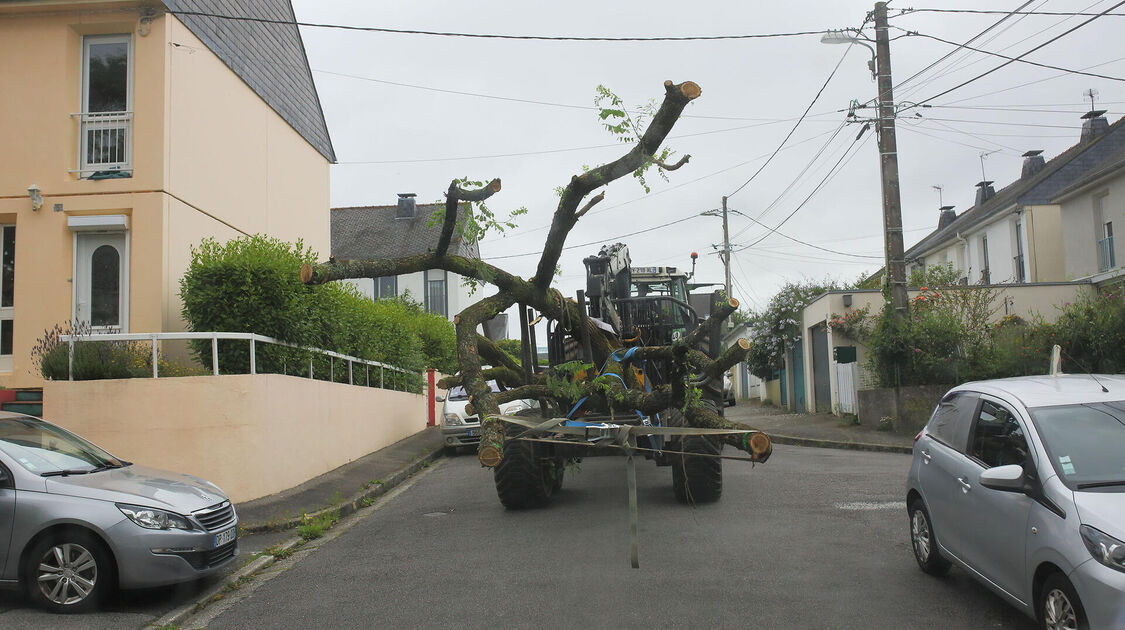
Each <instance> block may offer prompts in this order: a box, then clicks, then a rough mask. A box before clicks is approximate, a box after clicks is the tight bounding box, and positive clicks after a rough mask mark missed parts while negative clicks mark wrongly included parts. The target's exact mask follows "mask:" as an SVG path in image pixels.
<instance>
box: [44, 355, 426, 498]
mask: <svg viewBox="0 0 1125 630" xmlns="http://www.w3.org/2000/svg"><path fill="white" fill-rule="evenodd" d="M43 398H44V409H43V411H44V416H45V417H46V418H47V419H48V420H50V421H52V422H55V423H56V424H59V425H61V426H63V427H66V428H67V429H70V430H72V431H74V432H75V433H77V434H79V435H81V436H82V437H84V438H86V439H88V440H90V441H91V442H93V443H95V444H97V445H99V446H101V447H102V448H105V449H106V450H108V451H109V452H111V453H113V454H114V455H117V456H120V457H123V458H125V459H127V460H129V461H132V462H135V463H137V464H142V465H145V466H154V467H157V468H164V469H168V470H173V471H178V472H184V473H188V474H192V475H196V476H198V477H202V478H204V479H207V480H208V481H211V482H213V483H215V484H217V485H218V486H219V487H221V488H222V489H223V490H224V491H226V492H227V494H228V495H230V497H231V499H232V500H234V501H236V502H239V501H247V500H250V499H254V498H258V497H262V496H266V495H268V494H272V493H274V492H279V491H281V490H284V489H287V488H291V487H293V486H296V485H298V484H300V483H302V482H304V481H307V480H309V479H312V478H313V477H316V476H318V475H321V474H323V473H326V472H328V471H330V470H332V469H334V468H337V467H339V466H342V465H344V464H346V463H348V462H350V461H352V460H355V459H357V458H359V457H362V456H364V455H367V454H368V453H371V452H373V451H376V450H379V449H380V448H383V447H384V446H387V445H389V444H393V443H394V442H397V441H398V440H401V439H403V438H405V437H407V436H410V435H412V434H414V433H416V432H418V431H421V430H422V429H423V428H424V427H425V425H426V398H425V397H424V396H421V395H417V394H409V393H404V392H396V391H390V390H384V389H374V388H366V387H355V386H350V385H344V384H341V383H327V382H323V381H314V380H309V379H305V378H298V377H294V376H281V375H276V374H258V375H249V374H245V375H231V376H197V377H183V378H161V379H120V380H103V381H81V382H48V383H47V384H46V386H45V388H44V397H43Z"/></svg>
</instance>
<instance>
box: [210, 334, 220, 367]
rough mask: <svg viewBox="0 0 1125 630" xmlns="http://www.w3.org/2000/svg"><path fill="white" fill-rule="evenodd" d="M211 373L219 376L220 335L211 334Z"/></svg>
mask: <svg viewBox="0 0 1125 630" xmlns="http://www.w3.org/2000/svg"><path fill="white" fill-rule="evenodd" d="M211 373H212V374H214V375H215V376H218V375H219V335H218V333H211Z"/></svg>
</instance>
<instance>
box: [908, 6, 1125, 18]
mask: <svg viewBox="0 0 1125 630" xmlns="http://www.w3.org/2000/svg"><path fill="white" fill-rule="evenodd" d="M900 11H901V13H898V14H896V15H893V16H891V17H892V18H897V17H902V16H904V15H910V14H911V13H974V14H977V15H996V14H1000V13H1011V14H1015V15H1044V16H1056V17H1058V16H1067V17H1090V16H1094V17H1100V16H1103V15H1104V16H1106V17H1125V13H1084V12H1081V11H1039V10H1035V11H1020V10H1019V9H1017V10H1016V11H1006V10H1002V9H915V8H911V9H900Z"/></svg>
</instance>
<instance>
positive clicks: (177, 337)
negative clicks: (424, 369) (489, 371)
mask: <svg viewBox="0 0 1125 630" xmlns="http://www.w3.org/2000/svg"><path fill="white" fill-rule="evenodd" d="M220 340H241V341H249V342H250V373H251V374H257V373H258V363H257V357H256V354H257V353H256V351H257V345H258V344H259V343H264V344H272V345H275V346H285V347H287V348H296V349H298V350H304V351H305V352H310V353H312V354H319V355H321V356H326V357H328V371H329V373H328V380H335V376H336V374H335V366H336V363H335V362H336V361H337V360H338V361H341V362H343V363H346V364H347V366H348V383H350V384H354V383H355V378H354V369H355V366H356V365H361V366H363V369H364V374H365V377H364V384H365V385H366V386H367V387H372V386H374V385H373V383H372V380H371V378H372V375H371V372H372V368H379V384H378V387H381V388H385V387H384V383H385V382H386V373H387V372H390V381H391V383H390V385H391V389H398V388H399V387H400V386H402V385H404V383H402V381H404V380H405V379H400V378H397V377H396V375H397V374H401V375H403V376H406V375H410V374H418V375H419V376H421V374H420V373H417V372H412V371H410V370H406V369H403V368H400V367H397V366H394V365H387V364H385V363H380V362H379V361H370V360H367V359H360V358H358V357H353V356H348V355H346V354H340V353H339V352H332V351H331V350H322V349H320V348H309V347H306V346H299V345H297V344H292V343H289V342H287V341H281V340H280V339H274V338H273V337H266V336H265V335H256V334H254V333H236V332H171V333H95V334H89V335H61V336H60V337H59V341H64V342H67V343H68V344H69V345H70V349H69V354H68V357H67V375H68V380H71V381H73V380H74V346H75V344H77V343H83V342H87V341H110V342H114V341H148V342H151V343H152V378H160V346H159V345H158V342H160V341H210V342H211V371H212V373H213V374H214V375H215V376H218V375H219V341H220ZM308 377H309V378H313V360H312V359H311V358H310V359H309V369H308Z"/></svg>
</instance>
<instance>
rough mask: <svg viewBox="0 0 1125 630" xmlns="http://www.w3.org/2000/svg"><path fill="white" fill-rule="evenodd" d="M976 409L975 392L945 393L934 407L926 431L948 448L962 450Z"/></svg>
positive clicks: (967, 438)
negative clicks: (935, 407)
mask: <svg viewBox="0 0 1125 630" xmlns="http://www.w3.org/2000/svg"><path fill="white" fill-rule="evenodd" d="M976 410H977V394H976V393H975V392H951V393H949V394H946V395H945V398H942V399H941V402H940V403H938V406H937V409H934V415H933V416H931V417H930V422H929V424H927V425H926V433H928V434H929V435H930V437H932V438H934V439H935V440H937V441H939V442H941V443H942V444H945V445H946V446H948V447H950V448H954V449H957V450H958V451H964V450H965V444H966V443H967V442H968V440H969V425H970V424H971V423H972V419H973V414H974V413H975V412H976Z"/></svg>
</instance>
